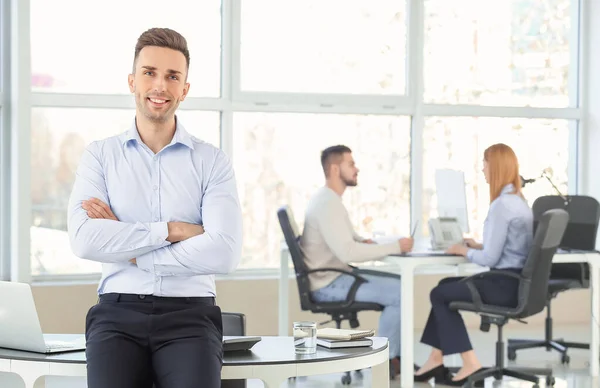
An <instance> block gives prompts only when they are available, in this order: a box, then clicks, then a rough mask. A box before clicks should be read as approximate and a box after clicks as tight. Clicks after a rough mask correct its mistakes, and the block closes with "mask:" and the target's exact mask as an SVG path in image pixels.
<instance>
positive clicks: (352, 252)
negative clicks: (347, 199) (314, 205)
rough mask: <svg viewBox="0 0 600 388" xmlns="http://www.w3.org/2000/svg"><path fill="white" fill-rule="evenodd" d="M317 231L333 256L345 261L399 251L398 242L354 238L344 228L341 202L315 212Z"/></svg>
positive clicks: (378, 256)
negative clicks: (373, 242)
mask: <svg viewBox="0 0 600 388" xmlns="http://www.w3.org/2000/svg"><path fill="white" fill-rule="evenodd" d="M316 217H317V223H318V228H319V231H320V232H321V234H322V236H323V239H324V240H325V243H326V244H327V246H328V247H329V249H331V251H332V252H333V253H334V254H335V256H336V257H337V258H338V259H340V260H341V261H343V262H345V263H352V262H355V263H356V262H361V261H369V260H376V259H381V258H384V257H385V256H387V255H391V254H397V253H401V252H402V250H401V249H400V242H399V241H396V242H393V243H389V244H369V243H366V242H359V241H356V240H355V235H354V234H353V231H352V230H351V229H348V228H346V225H345V224H344V219H345V217H347V215H346V212H345V209H344V207H343V205H342V204H341V203H329V204H326V206H323V208H322V209H319V211H318V213H317V214H316Z"/></svg>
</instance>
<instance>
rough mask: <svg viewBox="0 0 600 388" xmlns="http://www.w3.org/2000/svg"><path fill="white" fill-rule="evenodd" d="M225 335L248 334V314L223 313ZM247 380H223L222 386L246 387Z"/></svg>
mask: <svg viewBox="0 0 600 388" xmlns="http://www.w3.org/2000/svg"><path fill="white" fill-rule="evenodd" d="M221 319H222V321H223V335H227V336H236V335H246V316H245V315H244V314H241V313H221ZM246 386H247V384H246V380H244V379H238V380H222V381H221V388H246Z"/></svg>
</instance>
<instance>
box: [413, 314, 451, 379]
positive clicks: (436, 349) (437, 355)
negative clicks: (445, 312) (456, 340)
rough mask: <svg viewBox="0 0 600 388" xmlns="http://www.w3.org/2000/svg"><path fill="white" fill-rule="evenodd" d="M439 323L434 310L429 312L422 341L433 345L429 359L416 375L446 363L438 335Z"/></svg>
mask: <svg viewBox="0 0 600 388" xmlns="http://www.w3.org/2000/svg"><path fill="white" fill-rule="evenodd" d="M436 326H437V324H436V321H435V316H434V315H433V310H431V311H430V312H429V317H428V318H427V323H426V324H425V330H423V336H422V337H421V342H422V343H424V344H426V345H429V346H431V347H432V349H431V353H430V354H429V358H427V361H425V363H424V364H423V365H422V366H421V368H419V370H418V371H417V372H415V375H417V376H419V375H422V374H423V373H426V372H429V371H430V370H432V369H434V368H436V367H438V366H440V365H442V364H443V363H444V355H443V354H442V351H441V350H440V337H439V336H438V331H437V327H436Z"/></svg>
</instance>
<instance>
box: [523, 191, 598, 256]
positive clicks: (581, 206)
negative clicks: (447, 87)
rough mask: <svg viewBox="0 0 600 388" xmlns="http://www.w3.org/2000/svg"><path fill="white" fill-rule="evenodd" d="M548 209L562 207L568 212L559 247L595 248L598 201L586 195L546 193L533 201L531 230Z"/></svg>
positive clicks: (590, 249)
mask: <svg viewBox="0 0 600 388" xmlns="http://www.w3.org/2000/svg"><path fill="white" fill-rule="evenodd" d="M550 209H563V210H565V211H566V212H567V213H569V224H568V225H567V229H566V230H565V235H564V236H563V239H562V241H561V243H560V245H559V247H560V248H568V249H583V250H589V251H592V250H594V249H596V235H597V233H598V223H599V222H600V203H598V201H597V200H596V199H595V198H593V197H588V196H586V195H570V196H566V197H561V196H558V195H546V196H543V197H539V198H538V199H536V200H535V201H534V202H533V205H532V206H531V210H532V211H533V220H534V222H533V230H534V232H535V229H536V227H537V223H538V220H539V218H540V217H541V216H542V214H544V213H545V212H546V211H548V210H550Z"/></svg>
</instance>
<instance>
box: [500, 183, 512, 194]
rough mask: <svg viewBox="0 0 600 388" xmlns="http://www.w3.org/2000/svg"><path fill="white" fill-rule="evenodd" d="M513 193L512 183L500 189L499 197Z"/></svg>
mask: <svg viewBox="0 0 600 388" xmlns="http://www.w3.org/2000/svg"><path fill="white" fill-rule="evenodd" d="M514 192H515V186H514V185H513V184H512V183H509V184H507V185H506V186H504V187H503V188H502V191H500V195H502V194H512V193H514Z"/></svg>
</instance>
